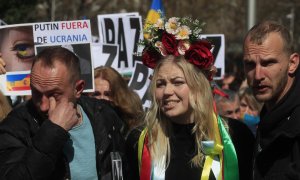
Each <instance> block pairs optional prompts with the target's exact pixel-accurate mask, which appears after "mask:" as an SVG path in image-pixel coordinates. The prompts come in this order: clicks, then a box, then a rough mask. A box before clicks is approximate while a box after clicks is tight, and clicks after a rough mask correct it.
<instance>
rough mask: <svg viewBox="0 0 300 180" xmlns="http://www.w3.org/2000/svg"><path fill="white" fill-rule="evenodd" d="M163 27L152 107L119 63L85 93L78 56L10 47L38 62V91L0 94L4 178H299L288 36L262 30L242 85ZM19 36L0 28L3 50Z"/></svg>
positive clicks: (249, 40) (155, 50) (247, 44)
mask: <svg viewBox="0 0 300 180" xmlns="http://www.w3.org/2000/svg"><path fill="white" fill-rule="evenodd" d="M182 22H184V21H182ZM171 23H173V24H172V25H171ZM165 25H166V27H162V28H161V30H160V31H155V32H154V33H161V34H160V35H159V36H153V37H156V39H152V41H151V43H149V42H148V43H145V48H144V51H143V54H142V61H143V63H144V65H146V66H148V67H149V68H152V69H153V70H154V71H153V74H152V75H151V84H150V87H149V89H150V92H149V95H150V97H151V100H152V101H151V106H150V108H149V109H147V111H144V109H143V106H142V102H141V99H140V98H139V96H138V94H137V93H136V92H135V91H134V90H132V89H130V88H129V87H128V84H127V81H126V80H125V79H124V78H123V77H122V75H121V74H119V73H118V72H117V71H116V70H115V69H113V68H112V67H102V66H101V67H97V68H96V69H95V70H94V82H95V84H94V85H95V91H94V92H92V93H84V92H83V90H84V88H85V84H86V82H85V81H84V80H83V79H82V77H81V75H80V73H81V64H80V58H79V57H78V56H77V55H76V54H75V53H73V52H72V51H70V50H69V49H67V48H64V47H61V46H56V47H47V48H44V49H43V50H41V51H40V52H39V53H38V54H37V55H36V56H34V57H33V56H32V52H31V50H30V49H29V48H32V46H33V44H30V43H29V42H28V43H27V45H28V47H27V46H26V47H24V43H23V44H21V45H15V46H16V47H15V48H13V49H10V50H11V51H17V52H16V53H14V55H16V57H17V58H19V59H22V58H32V60H31V61H30V65H28V64H27V65H28V67H30V70H31V72H30V87H31V92H32V95H31V96H29V97H27V98H26V99H24V100H23V102H21V103H18V104H17V105H13V103H12V102H11V101H10V99H9V98H8V97H5V96H4V95H3V94H0V104H1V105H0V112H1V113H0V179H75V180H76V179H78V180H82V179H89V180H93V179H101V180H105V179H114V180H116V179H129V180H135V179H141V180H146V179H147V180H149V179H153V180H158V179H166V180H171V179H191V180H196V179H201V180H208V179H209V180H213V179H214V180H217V179H222V180H239V179H240V180H247V179H249V180H251V179H254V180H260V179H272V180H273V179H275V180H276V179H278V180H285V179H286V180H288V179H291V180H297V179H300V158H299V157H300V156H299V155H300V123H299V118H300V113H299V112H300V98H299V95H298V94H299V93H297V92H298V91H299V90H297V89H300V87H299V86H300V82H299V81H300V77H299V76H300V74H299V73H300V72H299V70H298V69H299V67H298V66H299V54H298V53H296V51H295V50H294V49H293V46H292V39H291V37H290V34H289V31H288V29H286V28H285V27H284V26H282V25H281V24H279V23H277V22H275V21H263V22H261V23H259V24H257V25H255V26H254V27H253V28H252V29H250V30H249V32H248V33H247V34H246V36H245V39H244V44H243V49H244V51H243V57H242V59H240V60H241V61H242V62H243V64H244V75H245V78H244V79H241V77H236V75H235V74H232V73H228V74H226V76H224V78H223V79H222V80H221V81H218V82H217V83H216V84H217V85H216V84H215V83H213V80H212V79H213V78H212V77H213V76H214V73H215V67H214V65H213V62H214V59H213V55H212V53H211V49H212V44H211V43H210V42H208V41H206V40H204V39H197V38H189V37H188V36H183V34H184V33H183V32H181V31H183V30H184V28H186V27H184V26H182V27H179V28H178V31H175V30H176V29H172V28H174V27H175V26H174V25H176V23H175V24H174V19H172V18H170V19H169V20H168V21H167V22H166V24H165ZM177 25H178V24H177ZM180 28H181V29H180ZM18 31H21V30H18V29H11V32H2V31H0V34H1V37H0V42H4V41H7V40H6V38H5V37H8V36H10V33H16V32H18ZM22 31H23V30H22ZM24 31H25V30H24ZM26 32H27V31H26ZM148 32H150V34H149V35H150V37H151V35H157V34H151V31H148ZM4 33H6V34H7V35H6V36H3V35H2V34H4ZM15 37H17V36H15ZM157 37H158V38H157ZM1 44H2V45H1V46H0V50H1V51H0V71H1V73H6V72H9V71H11V70H12V69H11V68H12V67H13V66H12V65H10V62H12V60H10V59H9V56H8V55H7V56H6V54H5V53H6V52H5V49H7V47H5V46H3V43H1ZM29 46H30V47H29ZM18 47H19V48H18ZM19 51H20V52H19ZM24 62H26V63H28V62H29V61H24ZM27 65H26V66H27ZM213 84H214V86H213ZM214 88H216V89H218V93H216V91H215V90H214Z"/></svg>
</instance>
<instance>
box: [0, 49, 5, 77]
mask: <svg viewBox="0 0 300 180" xmlns="http://www.w3.org/2000/svg"><path fill="white" fill-rule="evenodd" d="M1 56H2V54H1V53H0V75H1V74H5V73H6V70H5V68H4V67H5V66H6V64H5V62H4V60H3V59H2V57H1Z"/></svg>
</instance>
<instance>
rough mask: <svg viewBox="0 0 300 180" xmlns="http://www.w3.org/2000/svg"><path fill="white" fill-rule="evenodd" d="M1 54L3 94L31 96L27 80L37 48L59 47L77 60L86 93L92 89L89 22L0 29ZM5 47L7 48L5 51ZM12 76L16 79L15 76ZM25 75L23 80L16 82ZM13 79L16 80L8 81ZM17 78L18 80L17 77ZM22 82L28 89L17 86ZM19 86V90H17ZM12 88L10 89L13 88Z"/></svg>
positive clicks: (33, 24)
mask: <svg viewBox="0 0 300 180" xmlns="http://www.w3.org/2000/svg"><path fill="white" fill-rule="evenodd" d="M0 38H1V41H0V42H1V44H0V53H1V57H2V59H3V60H4V61H5V62H6V64H7V66H6V67H5V68H6V71H7V72H8V73H7V74H4V75H1V76H0V79H1V80H2V81H1V82H0V90H1V91H2V92H3V93H4V94H5V95H30V89H29V90H28V87H30V86H29V84H28V83H27V80H28V79H29V78H28V77H29V76H26V73H27V75H29V74H30V69H31V64H32V61H33V59H34V56H35V54H36V50H35V47H36V46H39V45H47V46H53V45H56V46H62V47H65V48H68V49H69V50H71V51H73V52H74V53H75V54H76V55H77V56H78V57H79V59H80V64H81V77H82V78H83V79H84V80H85V81H86V86H85V90H84V91H85V92H91V91H93V90H94V78H93V61H92V56H91V45H90V43H91V41H92V36H91V27H90V21H89V20H78V21H58V22H41V23H30V24H17V25H7V26H1V27H0ZM4 47H10V49H5V48H4ZM14 75H15V76H14ZM23 76H26V78H27V79H26V78H25V79H24V78H23V79H21V80H20V79H18V78H21V77H23ZM11 77H15V78H11ZM16 77H18V78H16ZM21 82H23V83H25V85H26V86H28V87H21V88H20V87H19V86H21V84H20V83H21ZM16 86H18V88H16ZM12 87H13V88H12Z"/></svg>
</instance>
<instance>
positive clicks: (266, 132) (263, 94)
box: [243, 21, 300, 180]
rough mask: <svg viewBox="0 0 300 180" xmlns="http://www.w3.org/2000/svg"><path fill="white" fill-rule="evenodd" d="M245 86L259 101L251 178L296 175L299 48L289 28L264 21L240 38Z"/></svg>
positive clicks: (299, 170) (299, 166) (299, 158)
mask: <svg viewBox="0 0 300 180" xmlns="http://www.w3.org/2000/svg"><path fill="white" fill-rule="evenodd" d="M243 59H244V68H245V73H246V75H247V80H248V84H249V86H251V87H252V89H253V93H254V95H255V97H256V99H257V100H258V101H261V102H264V107H263V109H262V112H261V114H260V116H261V121H260V123H259V125H258V130H257V137H256V146H255V150H254V165H253V167H254V169H253V171H254V172H253V175H254V177H253V179H272V180H276V179H278V180H279V179H280V180H285V179H295V180H296V179H300V96H299V89H300V82H299V81H300V77H299V76H300V74H299V68H298V65H299V54H297V53H295V52H294V50H293V45H292V39H291V37H290V34H289V31H288V30H287V29H286V28H285V27H283V26H282V25H280V24H278V23H276V22H273V21H265V22H262V23H260V24H258V25H255V26H254V27H253V28H252V29H251V30H250V31H249V32H248V34H247V36H246V38H245V41H244V58H243Z"/></svg>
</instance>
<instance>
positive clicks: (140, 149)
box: [138, 128, 148, 171]
mask: <svg viewBox="0 0 300 180" xmlns="http://www.w3.org/2000/svg"><path fill="white" fill-rule="evenodd" d="M147 130H148V129H147V128H145V129H144V130H143V131H142V133H141V135H140V137H139V142H138V162H139V171H140V168H141V161H142V155H143V147H144V141H145V136H146V134H147Z"/></svg>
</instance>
